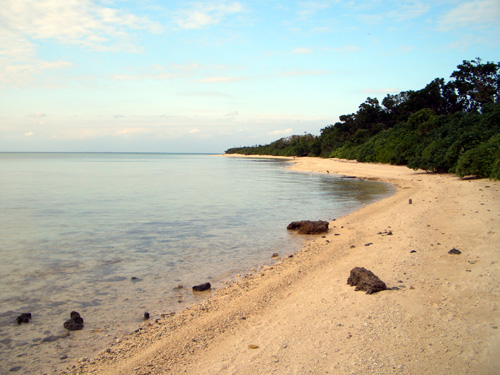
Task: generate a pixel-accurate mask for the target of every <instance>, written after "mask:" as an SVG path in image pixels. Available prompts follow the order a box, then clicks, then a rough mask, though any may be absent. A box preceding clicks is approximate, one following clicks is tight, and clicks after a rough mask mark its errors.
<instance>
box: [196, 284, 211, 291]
mask: <svg viewBox="0 0 500 375" xmlns="http://www.w3.org/2000/svg"><path fill="white" fill-rule="evenodd" d="M210 288H212V285H210V283H205V284H200V285H195V286H193V291H195V292H203V291H205V290H209V289H210Z"/></svg>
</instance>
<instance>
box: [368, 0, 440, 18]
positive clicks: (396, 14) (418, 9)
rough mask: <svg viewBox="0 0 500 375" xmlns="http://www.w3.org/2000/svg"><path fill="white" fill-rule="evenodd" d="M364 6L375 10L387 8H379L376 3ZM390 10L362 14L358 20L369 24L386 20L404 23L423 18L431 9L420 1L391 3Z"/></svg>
mask: <svg viewBox="0 0 500 375" xmlns="http://www.w3.org/2000/svg"><path fill="white" fill-rule="evenodd" d="M366 5H368V7H375V9H376V10H378V9H386V8H387V7H380V5H379V4H378V3H377V1H375V2H373V3H370V2H367V3H366ZM391 8H392V10H390V11H386V12H382V13H377V11H375V13H373V14H362V15H360V16H359V18H360V19H361V20H362V21H366V22H369V23H382V22H385V21H386V20H388V19H390V20H394V21H397V22H405V21H409V20H412V19H415V18H418V17H420V16H423V15H424V14H427V13H428V12H429V10H430V9H431V7H430V6H429V5H427V4H424V2H422V1H411V2H397V3H392V4H391Z"/></svg>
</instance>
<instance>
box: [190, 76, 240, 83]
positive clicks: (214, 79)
mask: <svg viewBox="0 0 500 375" xmlns="http://www.w3.org/2000/svg"><path fill="white" fill-rule="evenodd" d="M243 79H244V78H243V77H208V78H203V79H200V80H198V82H199V83H221V82H235V81H241V80H243Z"/></svg>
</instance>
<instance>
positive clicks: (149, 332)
mask: <svg viewBox="0 0 500 375" xmlns="http://www.w3.org/2000/svg"><path fill="white" fill-rule="evenodd" d="M293 161H294V162H295V164H294V165H293V166H292V167H291V168H292V169H293V170H296V171H302V172H317V173H330V174H337V175H343V176H356V177H359V178H363V179H374V180H380V181H386V182H389V183H391V184H393V185H394V186H396V187H397V191H396V193H395V194H394V195H392V196H391V197H389V198H386V199H384V200H382V201H379V202H376V203H374V204H371V205H369V206H366V207H364V208H362V209H360V210H358V211H356V212H354V213H352V214H350V215H348V216H346V217H342V218H338V219H336V220H335V221H332V222H330V231H329V233H328V234H326V236H315V237H314V238H311V239H308V240H307V241H306V242H305V245H304V248H303V249H302V251H300V252H299V253H297V254H295V255H294V256H293V257H290V256H289V255H290V254H287V253H283V254H279V256H280V257H279V259H277V260H276V261H275V264H274V265H272V266H266V267H262V268H261V269H259V270H256V271H255V272H251V273H248V274H246V275H245V274H242V275H241V278H239V279H237V280H236V281H234V282H231V283H229V284H228V285H227V287H226V288H223V289H218V290H212V292H208V293H211V297H210V298H209V299H206V300H205V301H204V302H202V303H200V304H197V305H194V306H191V307H189V308H188V309H186V310H184V311H182V312H181V313H177V314H172V315H170V314H166V315H165V316H164V317H163V318H162V319H160V320H158V321H157V322H149V323H145V324H144V325H143V326H142V327H141V328H140V329H139V330H137V332H135V333H132V334H130V335H126V336H124V337H122V338H120V339H117V340H116V343H115V344H114V345H113V346H112V347H110V348H107V349H105V350H104V351H103V352H101V353H99V354H98V355H97V356H96V357H95V358H91V359H87V358H83V359H81V360H80V361H78V362H77V363H76V364H75V366H73V367H72V368H70V369H68V370H66V371H64V372H63V373H65V374H90V373H93V374H143V375H146V374H167V373H171V374H309V373H310V374H499V373H500V328H499V327H500V310H499V308H500V259H499V252H500V182H498V181H490V180H484V179H483V180H481V179H480V180H463V179H460V178H458V177H456V176H454V175H450V174H428V173H425V172H423V171H413V170H411V169H408V168H406V167H400V166H390V165H382V164H365V163H356V162H350V161H349V162H348V161H344V160H336V159H320V158H297V159H295V160H293ZM410 200H411V204H410ZM333 216H334V214H333ZM302 219H310V218H297V220H302ZM318 219H321V218H318ZM452 248H456V249H458V250H460V251H461V254H459V255H456V254H449V253H448V251H449V250H450V249H452ZM270 256H271V254H270ZM357 266H359V267H365V268H367V269H369V270H371V271H373V272H374V273H375V274H376V275H377V276H379V277H380V279H382V280H383V281H384V282H385V283H386V284H387V286H388V287H389V288H390V290H386V291H381V292H379V293H375V294H371V295H368V294H365V293H364V292H362V291H358V292H355V291H354V288H353V287H351V286H349V285H347V278H348V277H349V272H350V270H351V269H352V268H354V267H357Z"/></svg>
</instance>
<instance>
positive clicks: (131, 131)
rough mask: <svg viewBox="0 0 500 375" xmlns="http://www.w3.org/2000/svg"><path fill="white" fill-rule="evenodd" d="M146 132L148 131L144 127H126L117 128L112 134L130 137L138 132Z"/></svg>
mask: <svg viewBox="0 0 500 375" xmlns="http://www.w3.org/2000/svg"><path fill="white" fill-rule="evenodd" d="M147 132H148V130H147V129H144V128H126V129H121V130H118V131H117V132H115V133H114V135H115V136H121V137H130V136H135V135H138V134H145V133H147Z"/></svg>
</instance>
